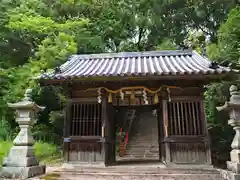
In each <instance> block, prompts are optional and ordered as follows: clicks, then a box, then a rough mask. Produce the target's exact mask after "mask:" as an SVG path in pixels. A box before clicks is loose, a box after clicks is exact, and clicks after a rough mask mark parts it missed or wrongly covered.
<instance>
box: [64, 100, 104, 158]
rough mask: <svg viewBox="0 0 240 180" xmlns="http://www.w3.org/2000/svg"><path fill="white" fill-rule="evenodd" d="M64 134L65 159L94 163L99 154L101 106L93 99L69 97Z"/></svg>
mask: <svg viewBox="0 0 240 180" xmlns="http://www.w3.org/2000/svg"><path fill="white" fill-rule="evenodd" d="M66 113H67V118H66V122H65V134H64V157H65V160H66V161H74V162H86V163H95V162H100V161H103V158H102V155H101V142H100V140H101V124H102V118H101V117H102V116H101V113H102V107H101V104H99V103H97V102H96V100H95V99H90V98H89V99H84V98H82V99H69V100H68V103H67V110H66Z"/></svg>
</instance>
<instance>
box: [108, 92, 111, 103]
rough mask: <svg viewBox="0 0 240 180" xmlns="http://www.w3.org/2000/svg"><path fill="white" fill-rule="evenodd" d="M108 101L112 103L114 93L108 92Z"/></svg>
mask: <svg viewBox="0 0 240 180" xmlns="http://www.w3.org/2000/svg"><path fill="white" fill-rule="evenodd" d="M108 102H109V103H112V93H109V94H108Z"/></svg>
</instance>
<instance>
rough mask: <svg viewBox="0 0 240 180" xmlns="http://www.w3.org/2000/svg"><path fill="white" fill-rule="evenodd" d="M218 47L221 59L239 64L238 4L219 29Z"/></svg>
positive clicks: (239, 9)
mask: <svg viewBox="0 0 240 180" xmlns="http://www.w3.org/2000/svg"><path fill="white" fill-rule="evenodd" d="M219 49H220V54H221V59H222V60H229V61H230V62H235V63H237V64H239V60H240V6H238V7H236V8H235V9H233V10H232V11H231V12H230V13H229V15H228V19H227V21H226V22H225V23H224V24H222V26H221V27H220V30H219Z"/></svg>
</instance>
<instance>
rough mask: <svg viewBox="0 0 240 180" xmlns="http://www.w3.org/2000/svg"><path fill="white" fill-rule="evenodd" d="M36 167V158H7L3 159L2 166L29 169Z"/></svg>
mask: <svg viewBox="0 0 240 180" xmlns="http://www.w3.org/2000/svg"><path fill="white" fill-rule="evenodd" d="M36 165H38V160H37V158H36V157H10V156H9V157H7V158H4V161H3V166H10V167H29V166H36Z"/></svg>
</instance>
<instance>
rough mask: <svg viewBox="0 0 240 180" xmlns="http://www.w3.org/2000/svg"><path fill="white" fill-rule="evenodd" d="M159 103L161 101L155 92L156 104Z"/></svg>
mask: <svg viewBox="0 0 240 180" xmlns="http://www.w3.org/2000/svg"><path fill="white" fill-rule="evenodd" d="M157 103H159V99H158V94H157V93H155V94H154V104H157Z"/></svg>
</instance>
